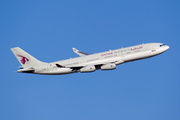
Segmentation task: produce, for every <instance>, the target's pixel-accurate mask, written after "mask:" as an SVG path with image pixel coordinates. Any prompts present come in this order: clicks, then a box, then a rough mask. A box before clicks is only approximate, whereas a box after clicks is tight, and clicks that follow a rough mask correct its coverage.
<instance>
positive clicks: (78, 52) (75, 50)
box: [72, 48, 90, 57]
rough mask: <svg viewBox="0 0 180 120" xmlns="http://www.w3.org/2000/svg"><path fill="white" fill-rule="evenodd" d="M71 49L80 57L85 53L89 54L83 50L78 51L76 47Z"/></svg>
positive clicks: (85, 54)
mask: <svg viewBox="0 0 180 120" xmlns="http://www.w3.org/2000/svg"><path fill="white" fill-rule="evenodd" d="M72 49H73V51H74V52H75V53H76V54H78V55H79V56H81V57H83V56H87V55H90V54H88V53H85V52H82V51H79V50H78V49H76V48H72Z"/></svg>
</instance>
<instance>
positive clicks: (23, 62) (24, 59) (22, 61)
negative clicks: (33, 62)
mask: <svg viewBox="0 0 180 120" xmlns="http://www.w3.org/2000/svg"><path fill="white" fill-rule="evenodd" d="M17 56H18V57H21V58H22V60H21V63H22V64H25V63H26V61H29V59H27V58H26V57H24V56H22V55H18V54H17Z"/></svg>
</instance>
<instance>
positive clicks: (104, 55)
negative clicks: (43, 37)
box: [11, 43, 169, 75]
mask: <svg viewBox="0 0 180 120" xmlns="http://www.w3.org/2000/svg"><path fill="white" fill-rule="evenodd" d="M168 49H169V46H167V45H165V44H162V43H147V44H141V45H136V46H131V47H127V48H121V49H116V50H110V51H106V52H101V53H96V54H88V53H85V52H82V51H79V50H77V49H76V48H73V51H74V52H75V53H76V54H78V55H79V56H80V57H77V58H71V59H67V60H62V61H57V62H51V63H45V62H41V61H39V60H37V59H36V58H34V57H33V56H31V55H30V54H28V53H27V52H25V51H24V50H22V49H21V48H19V47H15V48H11V50H12V52H13V53H14V55H15V56H16V58H17V59H18V61H19V62H20V64H21V65H22V66H21V67H20V69H19V70H18V71H17V72H20V73H34V74H45V75H62V74H69V73H76V72H93V71H95V70H97V69H101V70H113V69H115V68H116V66H117V65H119V64H122V63H126V62H130V61H135V60H140V59H145V58H149V57H153V56H156V55H159V54H161V53H163V52H165V51H166V50H168Z"/></svg>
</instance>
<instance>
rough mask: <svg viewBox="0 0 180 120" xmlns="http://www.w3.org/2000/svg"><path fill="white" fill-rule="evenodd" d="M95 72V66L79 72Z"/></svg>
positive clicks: (86, 67)
mask: <svg viewBox="0 0 180 120" xmlns="http://www.w3.org/2000/svg"><path fill="white" fill-rule="evenodd" d="M95 70H96V68H95V66H85V67H83V68H81V69H80V72H94V71H95Z"/></svg>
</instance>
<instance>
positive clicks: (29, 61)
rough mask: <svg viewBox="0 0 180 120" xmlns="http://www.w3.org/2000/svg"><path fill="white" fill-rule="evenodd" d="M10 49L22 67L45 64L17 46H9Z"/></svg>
mask: <svg viewBox="0 0 180 120" xmlns="http://www.w3.org/2000/svg"><path fill="white" fill-rule="evenodd" d="M11 51H12V52H13V53H14V55H15V56H16V58H17V59H18V61H19V62H20V63H21V65H22V67H24V68H26V67H33V66H39V65H43V64H46V63H44V62H41V61H39V60H37V59H36V58H34V57H33V56H31V55H30V54H28V53H27V52H25V51H24V50H22V49H21V48H19V47H15V48H11Z"/></svg>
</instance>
